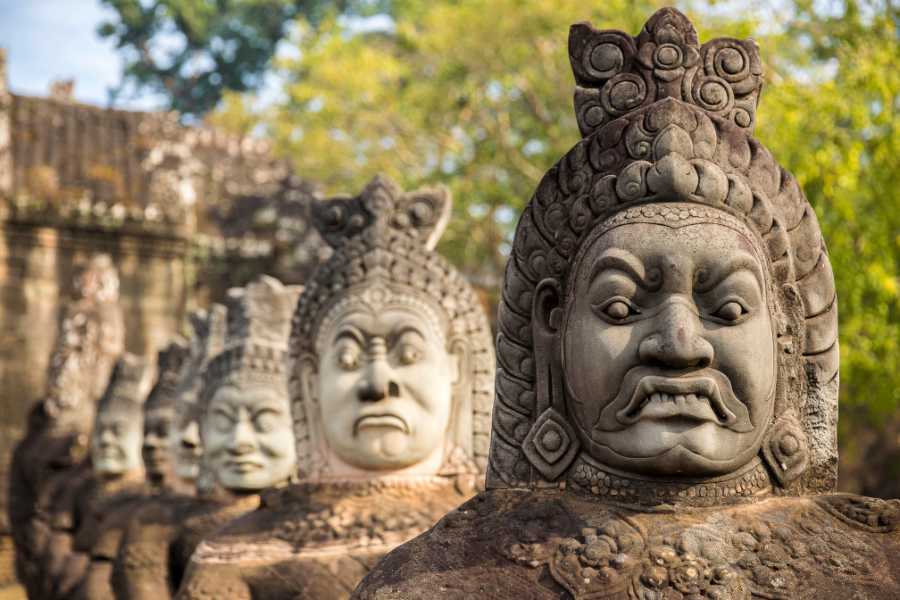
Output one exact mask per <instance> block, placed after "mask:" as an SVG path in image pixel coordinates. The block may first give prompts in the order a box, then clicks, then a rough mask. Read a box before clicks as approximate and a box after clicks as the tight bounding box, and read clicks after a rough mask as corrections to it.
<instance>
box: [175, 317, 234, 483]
mask: <svg viewBox="0 0 900 600" xmlns="http://www.w3.org/2000/svg"><path fill="white" fill-rule="evenodd" d="M225 313H226V309H225V307H224V306H223V305H221V304H213V305H212V306H211V307H210V309H209V310H198V311H194V312H192V313H191V315H190V325H191V329H192V335H191V340H190V344H189V355H188V358H187V361H186V364H185V366H184V368H183V369H182V372H181V374H180V377H179V379H178V383H177V384H176V388H175V397H176V400H175V426H174V427H173V428H172V432H171V433H172V435H171V438H170V442H169V443H170V446H171V451H172V454H173V456H175V472H176V474H177V476H178V477H179V479H181V480H182V482H184V483H193V484H194V485H195V486H196V487H198V488H201V489H206V488H208V487H209V486H210V485H212V476H211V474H210V473H209V472H208V470H207V471H205V475H206V477H205V478H204V477H201V457H202V455H203V445H202V443H201V440H200V414H199V412H200V409H199V407H200V403H199V402H198V397H199V394H200V389H201V384H202V380H203V378H202V373H203V371H204V370H205V369H206V365H207V363H208V362H209V360H210V359H211V358H212V357H213V356H215V355H216V354H218V353H219V352H221V351H222V349H223V347H224V344H225Z"/></svg>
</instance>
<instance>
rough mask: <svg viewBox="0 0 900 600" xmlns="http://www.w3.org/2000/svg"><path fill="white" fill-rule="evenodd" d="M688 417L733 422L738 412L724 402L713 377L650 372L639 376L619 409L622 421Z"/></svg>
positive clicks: (631, 422) (625, 423)
mask: <svg viewBox="0 0 900 600" xmlns="http://www.w3.org/2000/svg"><path fill="white" fill-rule="evenodd" d="M673 418H680V419H688V420H694V421H701V422H702V421H712V422H713V423H718V424H719V425H722V426H729V425H734V423H735V422H737V416H735V414H734V413H733V412H732V411H731V410H729V409H728V407H727V406H725V403H724V402H722V396H721V394H720V393H719V386H718V385H716V382H715V381H714V380H713V379H712V378H710V377H690V378H685V379H673V378H669V377H657V376H653V375H649V376H647V377H644V378H643V379H641V380H640V382H639V383H638V385H637V386H636V387H635V390H634V393H633V394H632V396H631V401H630V402H629V403H628V406H626V407H625V408H624V409H622V410H620V411H618V412H617V413H616V419H617V420H618V421H619V422H620V423H622V424H623V425H631V424H633V423H636V422H638V421H640V420H642V419H673Z"/></svg>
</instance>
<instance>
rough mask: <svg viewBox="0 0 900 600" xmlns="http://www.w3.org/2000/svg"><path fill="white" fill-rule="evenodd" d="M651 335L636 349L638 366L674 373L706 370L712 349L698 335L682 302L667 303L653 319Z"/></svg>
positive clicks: (694, 319) (695, 322) (692, 314)
mask: <svg viewBox="0 0 900 600" xmlns="http://www.w3.org/2000/svg"><path fill="white" fill-rule="evenodd" d="M654 321H655V327H654V329H653V332H652V333H651V334H650V335H648V336H647V337H646V338H644V340H643V341H641V344H640V346H639V348H638V353H639V355H640V359H641V362H642V363H643V364H645V365H656V366H661V367H667V368H674V369H687V368H691V367H694V368H698V369H699V368H703V367H708V366H709V365H710V364H711V363H712V360H713V347H712V345H711V344H710V343H709V342H708V341H707V340H706V339H705V338H704V337H703V336H702V335H701V332H702V329H703V326H702V325H701V323H700V318H699V317H698V316H697V313H696V311H695V310H694V309H693V307H692V306H691V305H690V304H689V303H688V302H686V301H677V302H671V303H670V304H669V305H668V306H666V307H665V308H664V309H663V310H661V311H660V312H659V313H658V314H657V315H656V317H655V318H654Z"/></svg>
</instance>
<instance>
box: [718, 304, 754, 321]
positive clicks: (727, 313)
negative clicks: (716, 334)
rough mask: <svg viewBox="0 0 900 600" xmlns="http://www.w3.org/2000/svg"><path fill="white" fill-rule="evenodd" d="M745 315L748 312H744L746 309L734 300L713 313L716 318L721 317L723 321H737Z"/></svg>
mask: <svg viewBox="0 0 900 600" xmlns="http://www.w3.org/2000/svg"><path fill="white" fill-rule="evenodd" d="M745 314H747V311H746V310H744V307H743V306H741V304H740V303H739V302H736V301H734V300H732V301H731V302H726V303H725V304H723V305H722V306H721V307H720V308H719V310H717V311H716V312H715V313H713V315H714V316H716V317H719V318H720V319H722V320H723V321H737V320H738V319H740V318H741V317H742V316H744V315H745Z"/></svg>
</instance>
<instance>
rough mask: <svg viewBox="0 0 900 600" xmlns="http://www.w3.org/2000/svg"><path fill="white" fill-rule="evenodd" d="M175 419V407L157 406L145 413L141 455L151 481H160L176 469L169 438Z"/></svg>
mask: <svg viewBox="0 0 900 600" xmlns="http://www.w3.org/2000/svg"><path fill="white" fill-rule="evenodd" d="M174 420H175V409H174V408H156V409H153V410H150V411H147V412H145V413H144V443H143V445H142V446H141V455H142V457H143V459H144V469H145V470H146V472H147V478H148V479H149V480H150V481H160V480H163V479H165V478H167V477H169V476H170V474H171V473H172V472H173V470H174V465H173V460H172V454H171V453H170V451H169V438H170V436H171V435H172V428H173V424H174Z"/></svg>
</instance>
